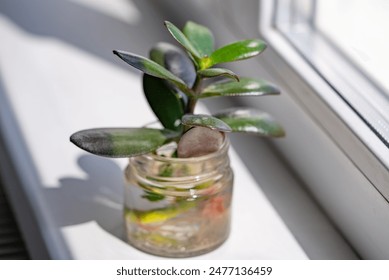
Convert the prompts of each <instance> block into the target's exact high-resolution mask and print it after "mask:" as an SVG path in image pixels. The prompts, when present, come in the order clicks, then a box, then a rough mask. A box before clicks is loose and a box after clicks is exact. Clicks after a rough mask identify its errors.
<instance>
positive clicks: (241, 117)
mask: <svg viewBox="0 0 389 280" xmlns="http://www.w3.org/2000/svg"><path fill="white" fill-rule="evenodd" d="M214 116H215V117H217V118H219V119H221V120H222V121H224V122H225V123H226V124H228V125H229V126H230V127H231V129H232V132H245V133H252V134H256V135H259V136H266V137H282V136H285V132H284V130H283V128H282V127H281V125H279V124H278V123H277V122H276V121H275V120H274V118H273V117H271V116H270V115H269V114H267V113H264V112H261V111H259V110H256V109H247V108H232V109H228V110H225V111H222V112H220V113H218V114H215V115H214Z"/></svg>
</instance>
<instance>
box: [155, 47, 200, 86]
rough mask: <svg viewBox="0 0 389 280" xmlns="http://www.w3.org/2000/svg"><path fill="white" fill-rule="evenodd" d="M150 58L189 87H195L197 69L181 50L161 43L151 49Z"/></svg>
mask: <svg viewBox="0 0 389 280" xmlns="http://www.w3.org/2000/svg"><path fill="white" fill-rule="evenodd" d="M150 58H151V60H153V61H155V62H156V63H158V64H159V65H161V66H163V67H165V68H166V69H167V70H169V71H170V72H172V73H173V74H174V75H176V76H177V77H179V78H180V79H182V80H183V81H184V82H185V83H186V84H187V85H188V86H189V87H192V86H193V83H194V81H195V79H196V70H195V67H194V66H193V63H192V61H191V60H190V59H189V57H188V55H187V54H186V53H185V52H184V51H183V50H181V49H180V48H178V47H176V46H174V45H171V44H169V43H165V42H160V43H158V44H156V45H155V47H153V48H152V49H151V51H150Z"/></svg>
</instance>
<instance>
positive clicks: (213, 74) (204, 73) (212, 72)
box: [197, 68, 239, 82]
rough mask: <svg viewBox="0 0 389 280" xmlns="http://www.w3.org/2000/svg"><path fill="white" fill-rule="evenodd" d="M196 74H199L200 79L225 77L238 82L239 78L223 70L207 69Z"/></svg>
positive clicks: (229, 71)
mask: <svg viewBox="0 0 389 280" xmlns="http://www.w3.org/2000/svg"><path fill="white" fill-rule="evenodd" d="M197 74H199V75H200V76H202V77H205V78H213V77H218V76H226V77H228V78H230V79H235V80H236V81H238V82H239V77H238V76H237V75H236V74H235V73H234V72H232V71H231V70H228V69H224V68H208V69H203V70H199V71H197Z"/></svg>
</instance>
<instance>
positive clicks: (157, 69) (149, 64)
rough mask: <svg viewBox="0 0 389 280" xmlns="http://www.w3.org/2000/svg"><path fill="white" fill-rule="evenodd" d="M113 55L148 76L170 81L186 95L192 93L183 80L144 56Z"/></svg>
mask: <svg viewBox="0 0 389 280" xmlns="http://www.w3.org/2000/svg"><path fill="white" fill-rule="evenodd" d="M113 53H114V54H115V55H117V56H118V57H120V58H121V59H122V60H124V61H125V62H126V63H128V64H130V65H131V66H132V67H135V68H137V69H139V70H140V71H142V72H144V73H146V74H148V75H151V76H154V77H157V78H160V79H165V80H169V81H171V82H172V83H174V84H175V85H176V86H177V87H178V88H180V89H181V90H182V91H184V92H185V93H186V92H190V90H189V88H188V86H187V85H186V84H185V82H184V81H183V80H181V79H180V78H178V77H177V76H176V75H174V74H173V73H172V72H170V71H168V70H166V69H165V68H164V67H162V66H161V65H159V64H158V63H156V62H154V61H152V60H150V59H148V58H145V57H143V56H139V55H136V54H133V53H129V52H125V51H118V50H114V51H113Z"/></svg>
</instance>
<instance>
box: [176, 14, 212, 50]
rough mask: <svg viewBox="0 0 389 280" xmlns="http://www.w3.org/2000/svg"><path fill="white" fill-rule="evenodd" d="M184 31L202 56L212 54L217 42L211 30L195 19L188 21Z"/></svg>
mask: <svg viewBox="0 0 389 280" xmlns="http://www.w3.org/2000/svg"><path fill="white" fill-rule="evenodd" d="M183 33H184V34H185V36H186V37H187V38H188V39H189V41H190V42H191V43H192V44H193V47H194V48H195V49H196V50H197V52H198V53H199V54H200V56H202V57H204V56H210V55H211V53H212V52H213V50H214V44H215V42H214V39H213V34H212V32H211V30H209V29H208V28H207V27H205V26H203V25H200V24H197V23H195V22H193V21H188V22H187V23H186V24H185V26H184V29H183Z"/></svg>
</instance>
